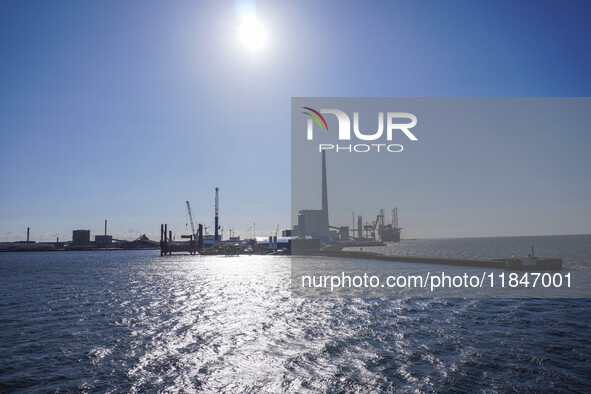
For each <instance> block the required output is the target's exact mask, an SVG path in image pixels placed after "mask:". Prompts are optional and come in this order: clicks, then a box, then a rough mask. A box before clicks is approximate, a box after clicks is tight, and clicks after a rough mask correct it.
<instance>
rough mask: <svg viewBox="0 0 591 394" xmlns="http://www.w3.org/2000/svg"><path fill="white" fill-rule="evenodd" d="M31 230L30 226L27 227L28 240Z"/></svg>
mask: <svg viewBox="0 0 591 394" xmlns="http://www.w3.org/2000/svg"><path fill="white" fill-rule="evenodd" d="M30 230H31V229H30V228H29V227H27V242H29V233H30Z"/></svg>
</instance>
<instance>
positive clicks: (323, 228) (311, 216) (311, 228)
mask: <svg viewBox="0 0 591 394" xmlns="http://www.w3.org/2000/svg"><path fill="white" fill-rule="evenodd" d="M298 235H299V236H300V237H307V236H309V237H312V238H314V239H320V240H321V241H322V242H324V243H328V242H329V240H330V239H329V235H330V233H329V227H328V192H327V184H326V152H325V151H322V209H304V210H301V211H299V213H298Z"/></svg>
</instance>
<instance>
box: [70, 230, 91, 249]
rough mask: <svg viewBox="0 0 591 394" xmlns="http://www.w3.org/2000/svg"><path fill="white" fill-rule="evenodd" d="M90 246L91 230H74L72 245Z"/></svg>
mask: <svg viewBox="0 0 591 394" xmlns="http://www.w3.org/2000/svg"><path fill="white" fill-rule="evenodd" d="M89 244H90V230H74V231H73V232H72V245H74V246H83V245H89Z"/></svg>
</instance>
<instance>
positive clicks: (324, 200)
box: [322, 150, 328, 216]
mask: <svg viewBox="0 0 591 394" xmlns="http://www.w3.org/2000/svg"><path fill="white" fill-rule="evenodd" d="M327 194H328V193H327V187H326V151H324V150H323V151H322V210H323V211H324V212H325V213H326V215H327V216H328V195H327Z"/></svg>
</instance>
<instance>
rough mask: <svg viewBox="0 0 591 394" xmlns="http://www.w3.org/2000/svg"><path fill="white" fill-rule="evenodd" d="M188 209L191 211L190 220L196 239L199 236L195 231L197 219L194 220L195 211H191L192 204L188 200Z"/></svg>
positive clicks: (192, 232)
mask: <svg viewBox="0 0 591 394" xmlns="http://www.w3.org/2000/svg"><path fill="white" fill-rule="evenodd" d="M187 210H188V211H189V220H190V221H191V234H193V237H194V239H196V237H197V232H196V231H195V221H194V220H193V211H191V204H190V203H189V201H187Z"/></svg>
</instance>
